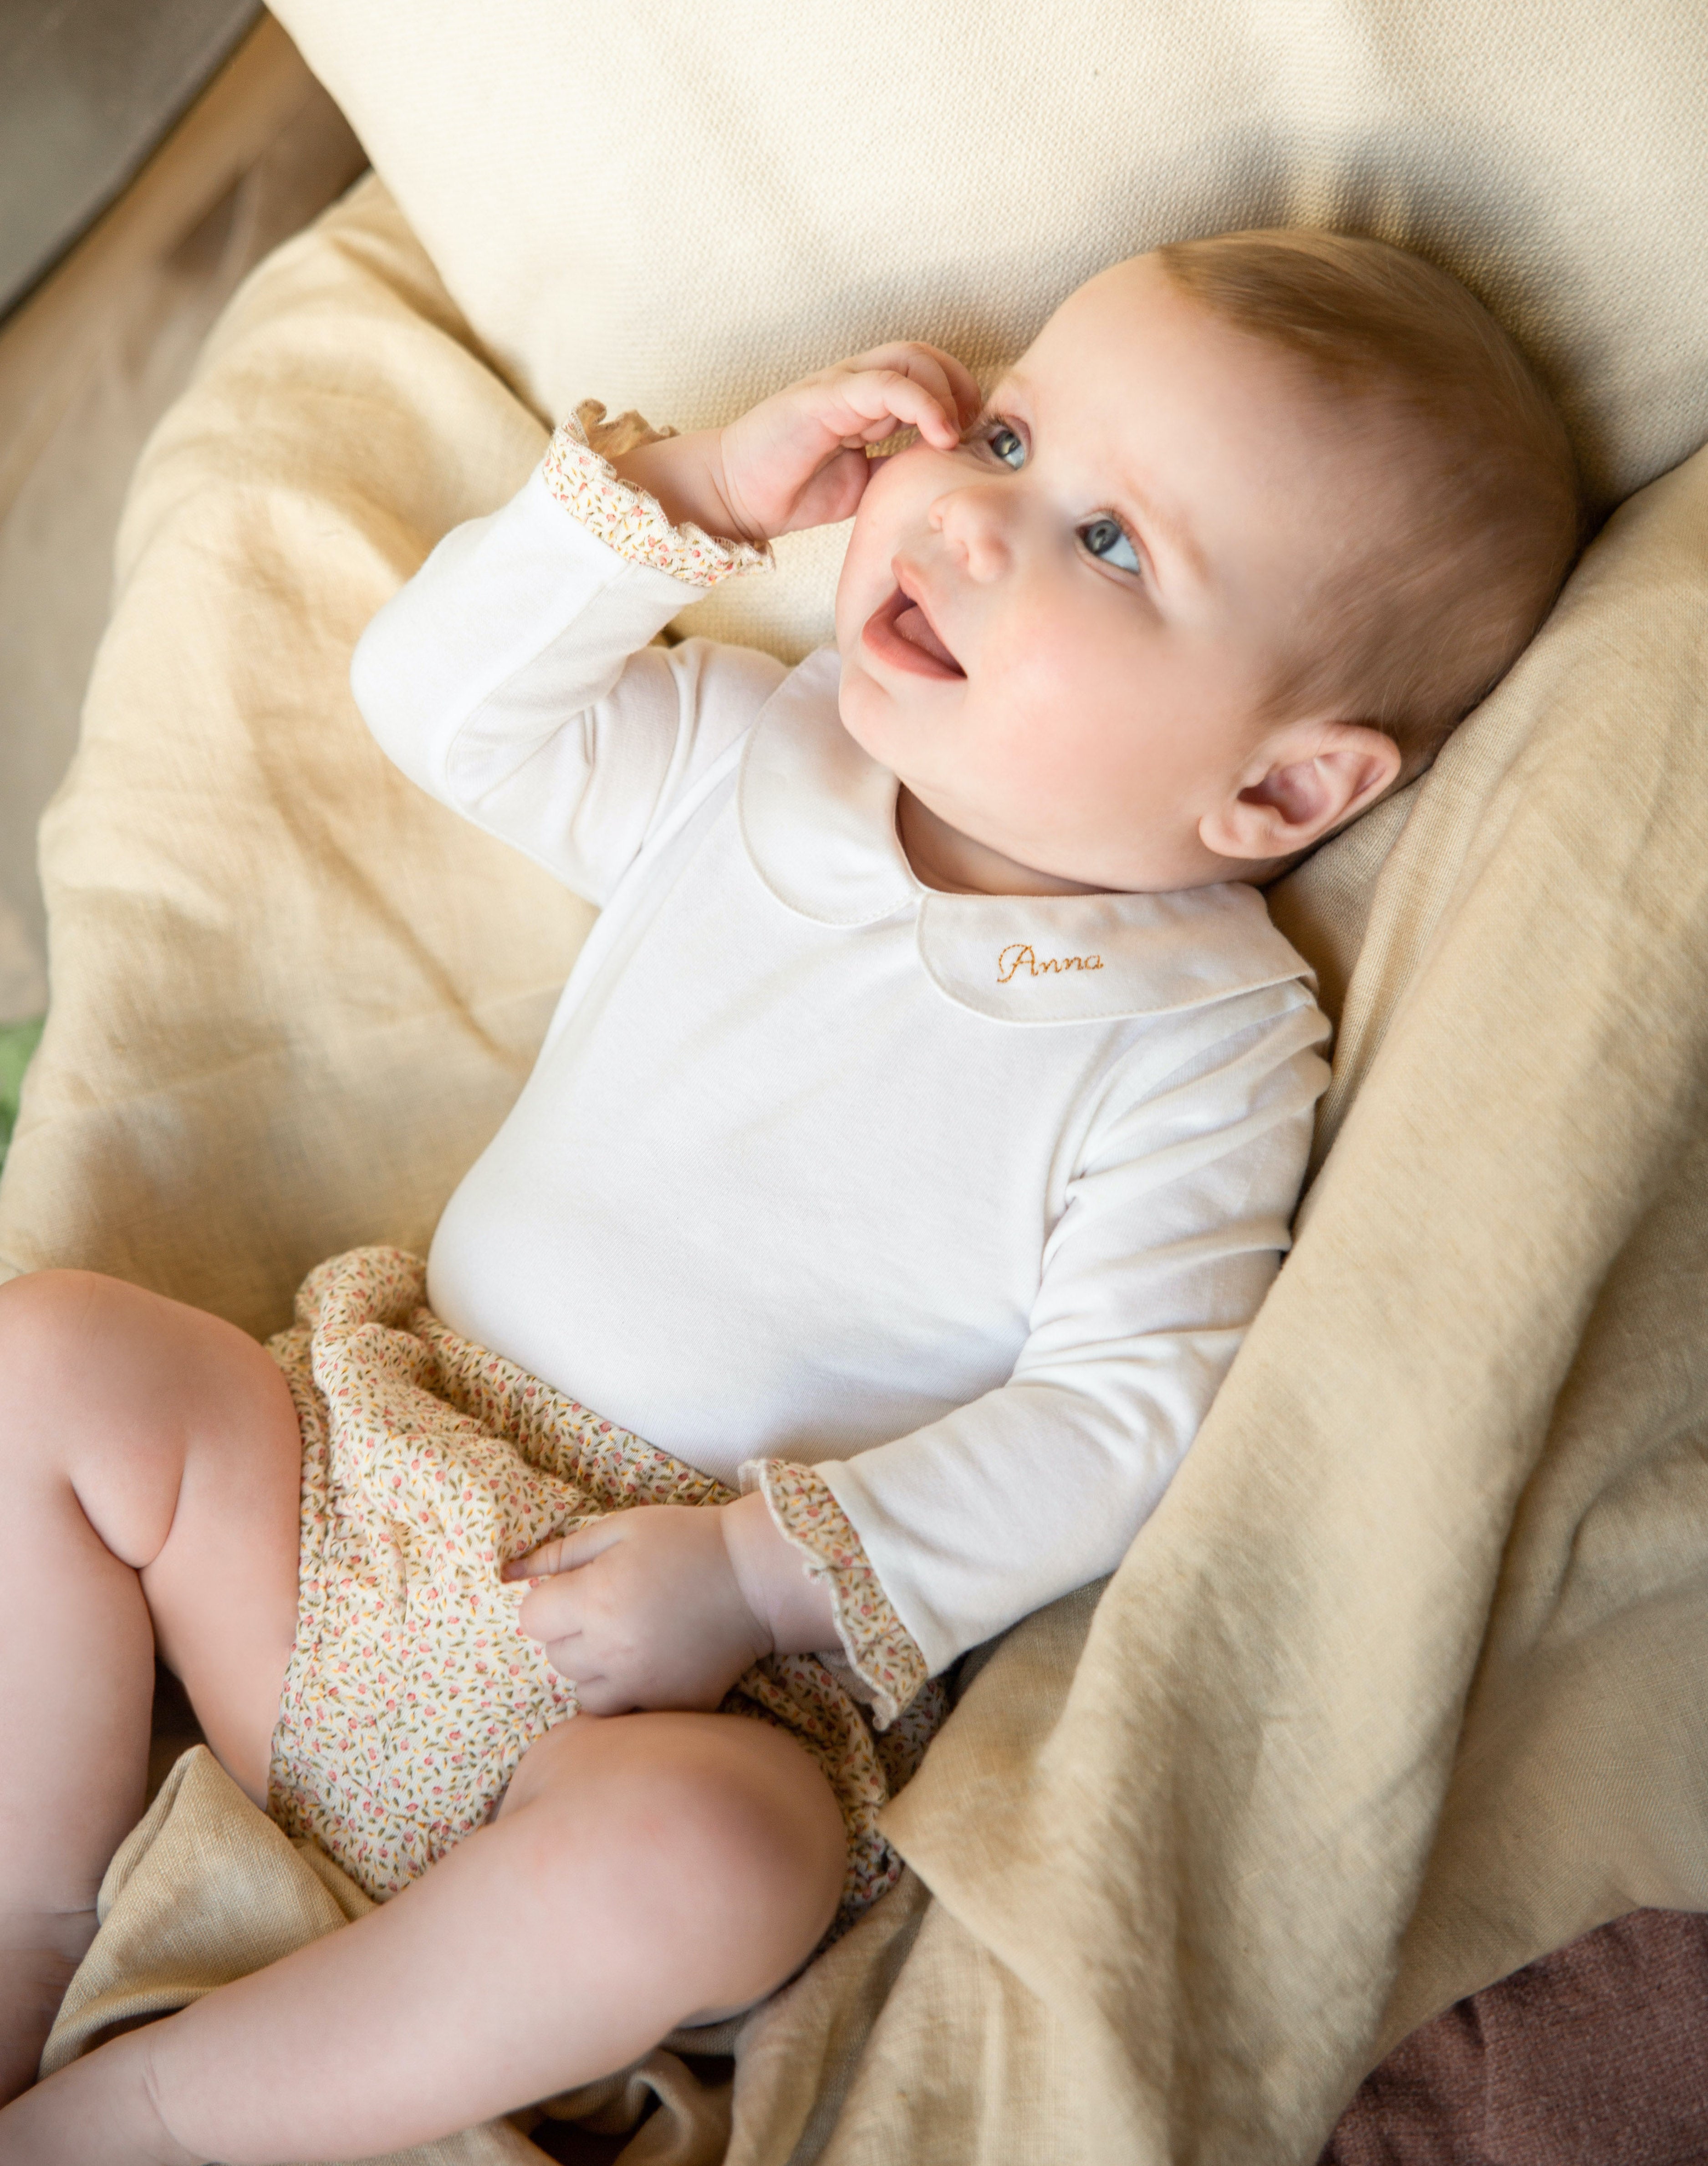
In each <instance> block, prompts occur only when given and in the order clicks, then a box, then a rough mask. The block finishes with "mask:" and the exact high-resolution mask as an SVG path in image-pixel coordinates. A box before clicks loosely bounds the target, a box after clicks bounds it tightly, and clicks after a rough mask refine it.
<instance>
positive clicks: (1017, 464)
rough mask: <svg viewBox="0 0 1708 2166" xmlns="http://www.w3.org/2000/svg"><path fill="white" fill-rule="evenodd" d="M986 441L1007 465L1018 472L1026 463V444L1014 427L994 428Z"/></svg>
mask: <svg viewBox="0 0 1708 2166" xmlns="http://www.w3.org/2000/svg"><path fill="white" fill-rule="evenodd" d="M986 442H987V443H988V444H989V445H990V447H991V450H992V451H993V452H995V453H996V455H997V457H998V458H999V459H1000V460H1001V461H1002V464H1003V465H1004V466H1005V467H1013V468H1014V469H1015V470H1016V471H1017V472H1018V470H1019V468H1022V467H1023V466H1024V465H1025V463H1026V446H1025V445H1024V444H1023V443H1022V441H1020V438H1019V437H1018V436H1017V435H1016V434H1015V432H1014V431H1013V430H1012V429H992V430H991V433H990V435H989V436H988V437H986Z"/></svg>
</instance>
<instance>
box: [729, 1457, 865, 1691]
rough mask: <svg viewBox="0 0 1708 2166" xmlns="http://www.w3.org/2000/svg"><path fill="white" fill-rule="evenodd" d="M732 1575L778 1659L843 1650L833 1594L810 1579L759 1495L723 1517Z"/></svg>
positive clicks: (738, 1502)
mask: <svg viewBox="0 0 1708 2166" xmlns="http://www.w3.org/2000/svg"><path fill="white" fill-rule="evenodd" d="M718 1519H719V1522H720V1524H721V1525H722V1530H723V1540H724V1547H725V1549H726V1550H727V1551H728V1554H729V1561H730V1569H731V1571H732V1572H733V1573H734V1574H735V1582H736V1585H737V1586H738V1588H740V1590H741V1594H742V1598H743V1601H744V1602H745V1603H747V1605H748V1609H750V1610H751V1611H752V1612H753V1615H754V1624H755V1625H756V1627H757V1628H758V1630H759V1632H760V1633H761V1634H763V1635H764V1636H765V1637H767V1638H768V1639H769V1642H770V1650H769V1651H770V1652H772V1653H773V1654H783V1655H789V1654H802V1655H811V1654H824V1653H827V1652H835V1651H838V1648H839V1646H840V1642H839V1640H838V1637H837V1630H836V1615H835V1612H834V1610H833V1608H832V1606H831V1600H830V1595H829V1592H828V1589H827V1588H824V1587H823V1586H822V1584H820V1583H819V1582H817V1581H816V1580H813V1579H811V1578H809V1577H807V1574H806V1571H805V1570H804V1569H803V1567H802V1564H801V1557H800V1555H799V1553H798V1552H797V1551H796V1549H795V1547H794V1545H793V1544H792V1543H791V1541H790V1540H788V1538H787V1536H786V1535H785V1534H784V1533H783V1531H782V1529H780V1527H779V1526H778V1524H777V1523H776V1521H775V1519H773V1518H772V1517H771V1508H770V1506H769V1504H768V1503H766V1502H765V1499H764V1497H763V1496H762V1495H761V1494H760V1493H759V1491H757V1490H755V1491H754V1492H753V1493H752V1494H751V1495H748V1496H746V1497H742V1498H738V1499H737V1500H736V1502H735V1503H732V1504H725V1505H723V1506H722V1508H720V1510H719V1513H718Z"/></svg>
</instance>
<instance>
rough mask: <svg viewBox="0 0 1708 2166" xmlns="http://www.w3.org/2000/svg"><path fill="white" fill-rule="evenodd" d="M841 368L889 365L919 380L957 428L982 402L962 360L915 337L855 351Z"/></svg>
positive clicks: (962, 425) (872, 367)
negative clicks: (867, 349) (868, 351)
mask: <svg viewBox="0 0 1708 2166" xmlns="http://www.w3.org/2000/svg"><path fill="white" fill-rule="evenodd" d="M843 365H844V367H849V368H859V369H880V368H893V369H896V370H899V372H901V373H902V375H903V376H908V377H912V379H913V380H914V382H915V383H923V385H924V387H925V388H926V389H927V390H928V391H929V392H930V393H931V394H933V396H934V397H935V399H937V401H938V403H939V405H940V406H941V407H942V408H943V410H944V413H945V414H947V415H949V418H950V420H953V421H954V424H955V425H956V427H957V429H964V428H965V427H967V426H968V425H969V424H970V423H971V422H972V421H973V420H976V418H977V415H978V410H979V408H980V407H981V405H982V404H983V403H984V401H983V399H982V396H981V393H980V391H979V387H978V385H977V383H976V382H975V381H974V379H973V376H972V372H971V371H970V369H969V368H967V367H966V366H965V363H963V362H959V361H957V360H956V359H955V357H954V355H953V354H952V353H945V352H944V349H943V348H942V347H941V346H926V345H924V344H923V342H922V341H919V340H917V339H902V340H896V341H894V342H893V343H892V344H891V345H889V346H874V347H873V348H872V350H871V351H870V353H862V354H857V355H856V356H855V357H854V359H853V360H852V361H851V362H845V363H844V364H843Z"/></svg>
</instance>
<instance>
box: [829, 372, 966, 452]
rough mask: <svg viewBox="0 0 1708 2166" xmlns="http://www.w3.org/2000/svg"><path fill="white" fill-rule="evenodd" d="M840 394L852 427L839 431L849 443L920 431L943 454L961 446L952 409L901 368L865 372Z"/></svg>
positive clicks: (849, 379)
mask: <svg viewBox="0 0 1708 2166" xmlns="http://www.w3.org/2000/svg"><path fill="white" fill-rule="evenodd" d="M836 392H837V397H838V403H839V404H841V405H843V407H844V408H845V409H847V413H848V417H849V421H850V423H851V424H852V425H851V426H846V427H843V429H842V430H841V431H840V434H841V436H842V438H843V442H844V443H853V442H855V441H859V442H861V443H867V444H876V443H881V442H882V441H883V440H884V438H885V437H886V436H894V435H895V433H896V431H897V430H898V429H917V431H919V433H920V435H921V436H923V438H924V439H925V441H926V442H927V443H928V444H935V445H936V446H937V447H938V449H939V451H944V452H946V451H949V450H951V449H953V447H954V446H955V445H956V444H958V443H959V442H960V422H959V420H957V419H956V418H955V415H954V409H953V406H952V405H945V404H944V400H943V399H940V398H939V396H938V394H936V393H935V392H934V391H933V390H931V389H930V388H928V386H927V385H925V384H923V383H917V382H916V381H915V379H914V378H912V377H911V376H907V375H904V374H903V373H902V371H901V370H900V369H899V368H871V369H862V370H861V371H860V372H859V374H858V375H850V376H845V377H843V378H841V379H840V380H839V381H838V384H837V386H836Z"/></svg>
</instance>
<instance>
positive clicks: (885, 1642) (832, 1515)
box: [741, 1459, 930, 1730]
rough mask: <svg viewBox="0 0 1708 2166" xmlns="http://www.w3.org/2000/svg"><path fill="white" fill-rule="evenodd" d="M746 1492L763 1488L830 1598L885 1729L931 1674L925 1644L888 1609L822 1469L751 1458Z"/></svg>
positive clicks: (848, 1652) (846, 1650)
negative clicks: (923, 1647)
mask: <svg viewBox="0 0 1708 2166" xmlns="http://www.w3.org/2000/svg"><path fill="white" fill-rule="evenodd" d="M741 1481H742V1487H743V1489H744V1490H748V1491H752V1490H754V1489H757V1490H759V1492H760V1493H761V1494H762V1495H763V1496H764V1500H765V1502H766V1503H767V1504H768V1505H769V1507H770V1511H771V1517H772V1519H775V1522H776V1524H777V1526H778V1528H779V1529H780V1531H781V1533H782V1534H783V1535H784V1537H785V1540H787V1541H789V1542H790V1543H791V1544H792V1545H793V1546H794V1547H795V1548H796V1550H798V1551H800V1553H801V1556H802V1558H803V1559H804V1560H805V1561H806V1576H807V1577H808V1578H809V1579H816V1580H819V1581H821V1582H822V1583H823V1584H824V1585H825V1586H826V1587H827V1588H828V1590H829V1593H830V1608H831V1614H832V1615H833V1617H834V1619H836V1635H837V1637H838V1640H841V1642H842V1646H843V1654H844V1655H845V1656H847V1657H848V1666H849V1670H850V1671H851V1672H853V1675H854V1677H855V1679H856V1680H857V1681H858V1682H859V1684H860V1685H862V1686H863V1687H864V1688H865V1690H864V1691H863V1692H862V1693H860V1695H859V1697H860V1698H866V1699H870V1703H871V1709H872V1720H873V1722H874V1724H875V1725H876V1727H877V1728H878V1729H880V1730H887V1729H888V1728H889V1727H890V1725H891V1723H892V1722H894V1721H895V1720H896V1717H897V1715H899V1714H901V1713H902V1709H904V1708H905V1707H906V1706H907V1704H908V1702H909V1701H910V1700H911V1699H912V1698H913V1696H914V1694H915V1693H917V1691H918V1690H919V1688H920V1687H921V1686H922V1685H923V1683H925V1680H926V1678H927V1677H928V1676H929V1674H930V1672H929V1671H928V1668H927V1667H926V1661H925V1656H924V1655H923V1653H922V1652H921V1651H920V1647H919V1643H918V1641H917V1640H916V1639H915V1638H914V1637H913V1635H912V1633H911V1632H910V1631H909V1630H907V1626H906V1625H904V1624H903V1623H902V1620H901V1619H900V1618H899V1617H898V1616H897V1615H896V1613H895V1611H894V1609H892V1608H891V1605H890V1598H889V1596H888V1595H887V1594H886V1593H885V1592H884V1589H883V1587H882V1584H881V1583H880V1581H879V1578H878V1575H877V1574H876V1572H874V1571H873V1569H872V1567H871V1566H870V1563H869V1562H868V1561H867V1558H866V1553H865V1547H864V1546H863V1545H862V1544H861V1541H860V1538H859V1535H857V1534H856V1533H855V1532H854V1528H853V1526H852V1524H850V1522H849V1518H848V1515H847V1514H845V1513H844V1512H843V1508H842V1507H841V1505H840V1504H838V1503H837V1501H836V1498H834V1497H833V1495H832V1494H831V1492H830V1489H829V1487H828V1484H827V1483H826V1482H825V1480H824V1477H823V1476H822V1474H820V1473H819V1472H818V1471H817V1469H816V1468H814V1467H811V1466H795V1465H793V1464H792V1463H791V1461H788V1460H786V1459H755V1460H750V1461H748V1464H747V1465H746V1466H743V1469H742V1471H741Z"/></svg>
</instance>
